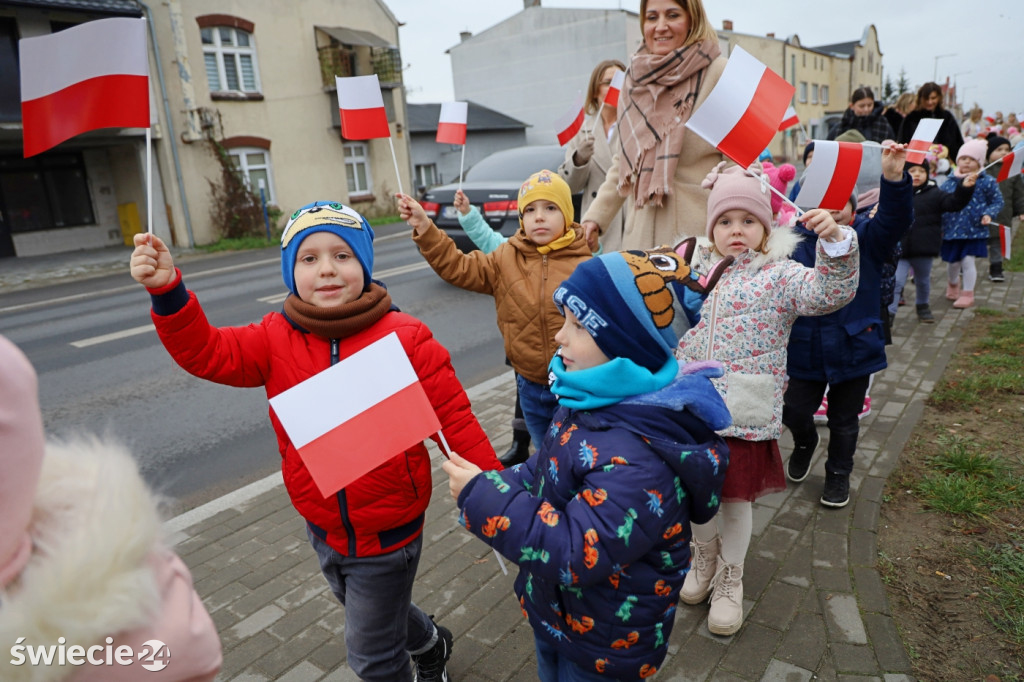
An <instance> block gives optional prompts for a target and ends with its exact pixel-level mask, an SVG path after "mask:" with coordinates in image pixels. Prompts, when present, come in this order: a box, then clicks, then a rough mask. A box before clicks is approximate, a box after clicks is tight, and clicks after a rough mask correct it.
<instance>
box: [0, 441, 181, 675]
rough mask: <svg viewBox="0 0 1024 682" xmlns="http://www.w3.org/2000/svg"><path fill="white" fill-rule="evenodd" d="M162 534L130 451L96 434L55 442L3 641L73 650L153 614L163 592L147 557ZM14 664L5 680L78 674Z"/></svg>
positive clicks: (8, 602) (5, 594) (9, 600)
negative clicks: (28, 554) (62, 644)
mask: <svg viewBox="0 0 1024 682" xmlns="http://www.w3.org/2000/svg"><path fill="white" fill-rule="evenodd" d="M160 532H161V527H160V517H159V515H158V513H157V509H156V507H155V504H154V502H153V496H152V494H151V493H150V492H149V490H148V488H147V487H146V485H145V483H143V481H142V478H141V477H140V476H139V473H138V469H137V467H136V465H135V462H134V460H132V458H131V456H130V455H129V454H128V452H127V451H126V450H125V449H124V448H123V447H121V446H119V445H113V444H111V443H109V442H103V441H101V440H99V439H97V438H87V439H80V440H75V441H69V442H58V441H50V442H48V443H47V445H46V454H45V457H44V458H43V470H42V475H41V476H40V479H39V486H38V489H37V491H36V497H35V504H34V507H33V512H32V521H31V526H30V533H31V536H32V541H33V554H32V558H31V559H30V560H29V563H28V564H27V565H26V566H25V569H24V570H23V571H22V573H21V575H20V576H19V577H18V578H17V579H15V580H14V581H13V582H12V583H10V584H9V585H8V586H7V589H6V591H2V592H0V642H3V643H4V644H3V646H13V644H14V642H15V641H16V640H17V639H18V638H19V637H24V638H25V640H24V644H25V645H43V646H51V645H56V644H57V638H58V637H64V638H65V639H66V641H67V644H66V646H71V645H73V644H80V645H83V646H85V647H88V646H90V645H93V644H101V643H102V641H103V639H104V638H105V637H106V636H109V635H115V634H117V633H119V632H122V631H125V630H128V629H133V628H137V627H139V626H141V625H143V624H144V623H147V622H149V621H151V620H153V619H154V618H155V617H156V615H157V614H158V612H159V608H160V603H161V601H160V600H161V598H160V593H159V588H158V586H157V584H156V578H155V576H154V574H153V570H152V566H151V564H150V563H149V561H148V560H147V559H148V557H149V556H150V554H151V552H153V551H154V549H155V547H156V546H157V543H158V541H159V539H160ZM8 643H10V644H8ZM5 653H6V652H5ZM9 661H10V657H9V656H6V655H5V656H2V657H0V678H3V680H5V682H22V681H28V680H31V681H32V682H52V681H55V680H60V679H64V678H66V677H67V676H68V675H69V674H71V673H72V672H73V671H75V670H77V668H74V667H68V666H57V665H51V666H31V665H27V664H26V665H24V666H19V667H14V666H11V665H9Z"/></svg>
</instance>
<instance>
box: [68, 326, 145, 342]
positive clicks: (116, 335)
mask: <svg viewBox="0 0 1024 682" xmlns="http://www.w3.org/2000/svg"><path fill="white" fill-rule="evenodd" d="M153 331H156V327H154V326H153V325H152V324H146V325H143V326H141V327H132V328H131V329H122V330H121V331H119V332H111V333H110V334H103V335H102V336H94V337H92V338H90V339H82V340H81V341H72V342H71V345H72V346H74V347H75V348H88V347H89V346H95V345H96V344H99V343H106V342H107V341H117V340H118V339H124V338H127V337H129V336H136V335H138V334H145V333H146V332H153Z"/></svg>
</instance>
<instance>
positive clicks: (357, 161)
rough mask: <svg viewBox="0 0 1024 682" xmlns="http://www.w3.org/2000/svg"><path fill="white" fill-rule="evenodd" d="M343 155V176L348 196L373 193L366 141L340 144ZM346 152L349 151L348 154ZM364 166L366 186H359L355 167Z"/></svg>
mask: <svg viewBox="0 0 1024 682" xmlns="http://www.w3.org/2000/svg"><path fill="white" fill-rule="evenodd" d="M342 148H343V150H344V151H343V154H344V156H345V178H346V181H347V183H348V185H347V186H348V194H349V197H352V196H353V195H355V196H361V195H363V194H373V173H372V172H371V170H372V168H371V166H370V145H369V144H368V143H366V142H346V143H345V144H343V145H342ZM346 152H351V155H349V154H348V153H346ZM359 166H363V167H364V176H365V177H366V187H360V186H359V174H358V173H357V172H356V169H357V168H358V167H359Z"/></svg>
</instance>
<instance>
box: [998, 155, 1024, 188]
mask: <svg viewBox="0 0 1024 682" xmlns="http://www.w3.org/2000/svg"><path fill="white" fill-rule="evenodd" d="M1022 163H1024V150H1022V149H1018V150H1016V151H1012V152H1010V153H1009V154H1007V155H1006V156H1004V157H1003V167H1002V168H1000V169H999V175H997V176H996V182H1002V181H1003V180H1008V179H1010V178H1012V177H1013V176H1014V175H1020V173H1021V164H1022Z"/></svg>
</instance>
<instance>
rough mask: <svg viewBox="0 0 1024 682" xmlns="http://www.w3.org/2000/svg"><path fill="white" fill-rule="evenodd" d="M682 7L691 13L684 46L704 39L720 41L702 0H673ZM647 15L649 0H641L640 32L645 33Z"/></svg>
mask: <svg viewBox="0 0 1024 682" xmlns="http://www.w3.org/2000/svg"><path fill="white" fill-rule="evenodd" d="M672 2H674V3H676V4H677V5H679V6H680V7H682V8H683V9H684V10H685V11H686V13H687V14H688V15H690V33H689V35H687V36H686V41H685V42H684V43H683V47H687V46H688V45H693V44H694V43H699V42H701V41H702V40H710V41H712V42H714V43H716V44H717V43H718V34H717V33H716V32H715V29H713V28H712V27H711V22H710V21H709V20H708V15H707V12H705V11H704V3H702V2H701V0H672ZM646 17H647V0H640V32H641V33H643V30H644V23H645V21H646Z"/></svg>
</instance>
